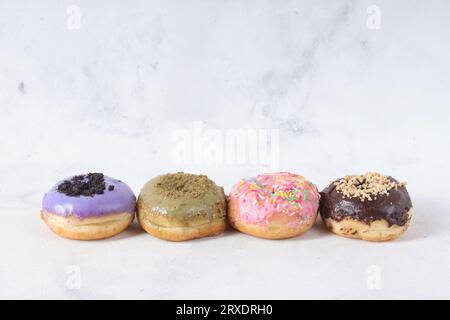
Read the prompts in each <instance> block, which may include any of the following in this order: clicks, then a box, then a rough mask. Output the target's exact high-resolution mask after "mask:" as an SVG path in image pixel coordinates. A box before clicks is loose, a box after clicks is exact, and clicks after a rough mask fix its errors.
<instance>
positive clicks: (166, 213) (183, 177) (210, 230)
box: [137, 172, 226, 241]
mask: <svg viewBox="0 0 450 320" xmlns="http://www.w3.org/2000/svg"><path fill="white" fill-rule="evenodd" d="M225 217H226V198H225V194H224V191H223V188H222V187H218V186H217V185H216V184H215V183H214V182H213V181H212V180H210V179H209V178H208V177H207V176H205V175H196V174H189V173H183V172H178V173H169V174H165V175H161V176H158V177H156V178H153V179H152V180H150V181H149V182H147V183H146V184H145V186H144V187H143V188H142V190H141V193H140V195H139V197H138V202H137V219H138V221H139V224H140V225H141V227H142V228H143V229H144V230H145V231H146V232H148V233H149V234H151V235H153V236H155V237H158V238H160V239H164V240H170V241H185V240H190V239H195V238H202V237H206V236H215V235H218V234H220V233H222V232H223V231H224V229H225V226H226V218H225Z"/></svg>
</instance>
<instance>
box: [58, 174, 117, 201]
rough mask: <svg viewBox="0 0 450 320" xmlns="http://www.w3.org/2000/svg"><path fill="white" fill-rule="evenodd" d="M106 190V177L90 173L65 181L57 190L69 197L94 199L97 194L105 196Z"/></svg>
mask: <svg viewBox="0 0 450 320" xmlns="http://www.w3.org/2000/svg"><path fill="white" fill-rule="evenodd" d="M105 188H106V185H105V176H104V175H103V174H102V173H89V174H86V175H79V176H75V177H73V178H72V179H70V180H65V181H64V182H62V183H61V184H60V185H59V186H58V188H57V189H58V192H59V193H63V194H65V195H67V196H69V197H79V196H85V197H93V196H94V195H96V194H103V193H104V191H105ZM109 191H112V190H110V189H109Z"/></svg>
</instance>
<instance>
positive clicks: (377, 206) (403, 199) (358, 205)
mask: <svg viewBox="0 0 450 320" xmlns="http://www.w3.org/2000/svg"><path fill="white" fill-rule="evenodd" d="M373 175H374V176H373ZM350 177H353V178H354V179H353V180H352V181H356V184H355V183H350V188H351V190H352V192H355V191H356V192H357V193H358V192H359V193H358V194H359V195H360V194H361V192H360V191H361V190H364V187H360V186H362V185H363V184H364V183H366V182H367V183H366V185H370V186H371V188H372V187H373V185H375V189H376V188H378V187H379V188H378V189H377V190H378V191H379V190H381V191H379V192H378V193H377V192H374V191H373V188H372V189H371V190H369V191H370V192H368V193H365V194H364V195H365V197H361V196H358V195H356V194H353V195H351V194H349V193H347V192H346V190H342V188H341V190H339V183H342V181H343V179H349V177H345V178H343V179H338V180H336V181H334V182H332V183H331V184H330V185H329V186H328V187H326V188H325V189H324V190H323V191H322V192H321V193H320V195H321V201H320V215H321V217H322V219H323V221H324V222H325V225H326V226H327V228H328V229H329V230H330V231H332V232H333V233H336V234H338V235H342V236H345V237H349V238H356V239H363V240H369V241H385V240H391V239H395V238H397V237H399V236H400V235H401V234H403V232H404V231H405V230H406V229H407V228H408V225H409V222H410V219H411V216H412V210H411V209H412V203H411V199H410V197H409V194H408V191H407V190H406V188H405V186H404V184H401V183H398V181H397V180H395V179H394V178H392V177H390V176H382V175H380V174H370V173H369V174H365V175H361V176H350ZM355 177H356V178H355ZM372 177H376V179H384V180H383V181H384V182H383V183H385V185H388V186H389V185H390V189H389V187H388V188H387V190H386V188H384V189H383V188H382V187H380V186H378V185H377V184H376V183H374V182H373V181H369V180H370V179H372ZM358 179H359V180H358ZM377 181H379V180H377Z"/></svg>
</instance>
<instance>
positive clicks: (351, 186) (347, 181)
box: [334, 172, 406, 202]
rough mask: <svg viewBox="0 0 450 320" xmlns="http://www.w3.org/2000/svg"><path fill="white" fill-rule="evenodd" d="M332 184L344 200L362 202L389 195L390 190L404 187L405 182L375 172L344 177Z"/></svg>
mask: <svg viewBox="0 0 450 320" xmlns="http://www.w3.org/2000/svg"><path fill="white" fill-rule="evenodd" d="M334 184H335V185H336V191H337V192H338V193H341V194H342V195H343V197H344V198H350V199H351V198H359V200H361V201H362V202H364V201H365V200H367V201H372V200H376V199H377V197H378V196H382V195H389V191H390V190H392V189H395V190H397V189H398V188H400V187H404V186H406V182H401V183H399V182H396V181H394V180H393V179H392V178H390V177H388V176H385V175H382V174H380V173H375V172H368V173H365V174H361V175H349V176H345V177H344V178H342V179H340V180H339V181H336V182H335V183H334Z"/></svg>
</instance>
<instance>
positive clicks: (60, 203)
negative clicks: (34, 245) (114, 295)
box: [41, 172, 412, 241]
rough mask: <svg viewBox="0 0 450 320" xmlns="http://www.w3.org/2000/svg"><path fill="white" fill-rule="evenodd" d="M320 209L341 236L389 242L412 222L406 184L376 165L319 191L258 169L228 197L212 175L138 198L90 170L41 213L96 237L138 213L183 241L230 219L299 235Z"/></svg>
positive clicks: (278, 235) (181, 176)
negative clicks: (368, 170) (375, 168)
mask: <svg viewBox="0 0 450 320" xmlns="http://www.w3.org/2000/svg"><path fill="white" fill-rule="evenodd" d="M319 213H320V215H321V217H322V219H323V221H324V224H325V226H326V227H327V228H328V229H329V230H330V231H331V232H333V233H335V234H337V235H341V236H345V237H349V238H356V239H363V240H369V241H385V240H391V239H395V238H397V237H399V236H400V235H401V234H402V233H403V232H404V231H405V230H406V229H407V227H408V225H409V222H410V220H411V216H412V204H411V199H410V197H409V194H408V191H407V190H406V187H405V183H399V182H398V181H397V180H395V179H394V178H392V177H390V176H386V175H382V174H380V173H373V172H369V173H365V174H361V175H348V176H345V177H343V178H340V179H337V180H335V181H333V182H331V183H330V184H329V185H328V186H327V187H326V188H325V189H324V190H323V191H322V192H318V190H317V188H316V186H315V185H314V184H313V183H311V182H310V181H308V180H307V179H305V178H304V177H303V176H301V175H298V174H293V173H288V172H278V173H267V174H261V175H257V176H255V177H251V178H244V179H241V180H240V181H238V182H237V183H236V184H235V185H234V186H233V188H232V189H231V192H230V193H229V195H228V197H226V196H225V193H224V190H223V188H222V187H219V186H217V185H216V183H214V182H213V181H212V180H211V179H209V178H208V177H207V176H205V175H196V174H189V173H183V172H178V173H171V174H165V175H161V176H158V177H155V178H153V179H151V180H150V181H149V182H147V184H146V185H145V186H144V187H143V188H142V190H141V193H140V195H139V197H138V199H137V201H136V197H135V195H134V193H133V191H132V190H131V188H130V187H129V186H128V185H126V184H125V183H123V182H122V181H120V180H117V179H113V178H110V177H107V176H105V175H103V174H101V173H89V174H84V175H77V176H73V177H70V178H68V179H65V180H63V181H61V182H58V183H57V184H56V185H55V186H54V187H53V188H51V189H50V191H49V192H47V193H46V194H45V196H44V199H43V205H42V210H41V218H42V219H43V220H44V221H45V222H46V223H47V225H48V226H49V227H50V229H51V230H52V231H54V232H55V233H56V234H58V235H60V236H62V237H65V238H69V239H77V240H96V239H103V238H107V237H112V236H114V235H117V234H119V233H120V232H122V231H123V230H125V229H126V228H128V226H129V225H130V224H131V223H132V221H133V219H134V217H135V216H136V217H137V220H138V222H139V225H140V226H141V227H142V228H143V229H144V230H145V231H146V232H148V233H149V234H151V235H153V236H156V237H158V238H161V239H165V240H171V241H184V240H189V239H195V238H201V237H206V236H214V235H218V234H220V233H222V232H223V231H224V230H225V228H226V224H227V221H228V222H229V224H230V225H231V226H232V227H233V228H235V229H237V230H239V231H241V232H243V233H246V234H249V235H252V236H256V237H261V238H266V239H284V238H290V237H295V236H299V235H301V234H303V233H305V232H306V231H308V230H309V229H310V228H311V227H312V226H313V225H314V223H315V221H316V218H317V216H318V214H319Z"/></svg>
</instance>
